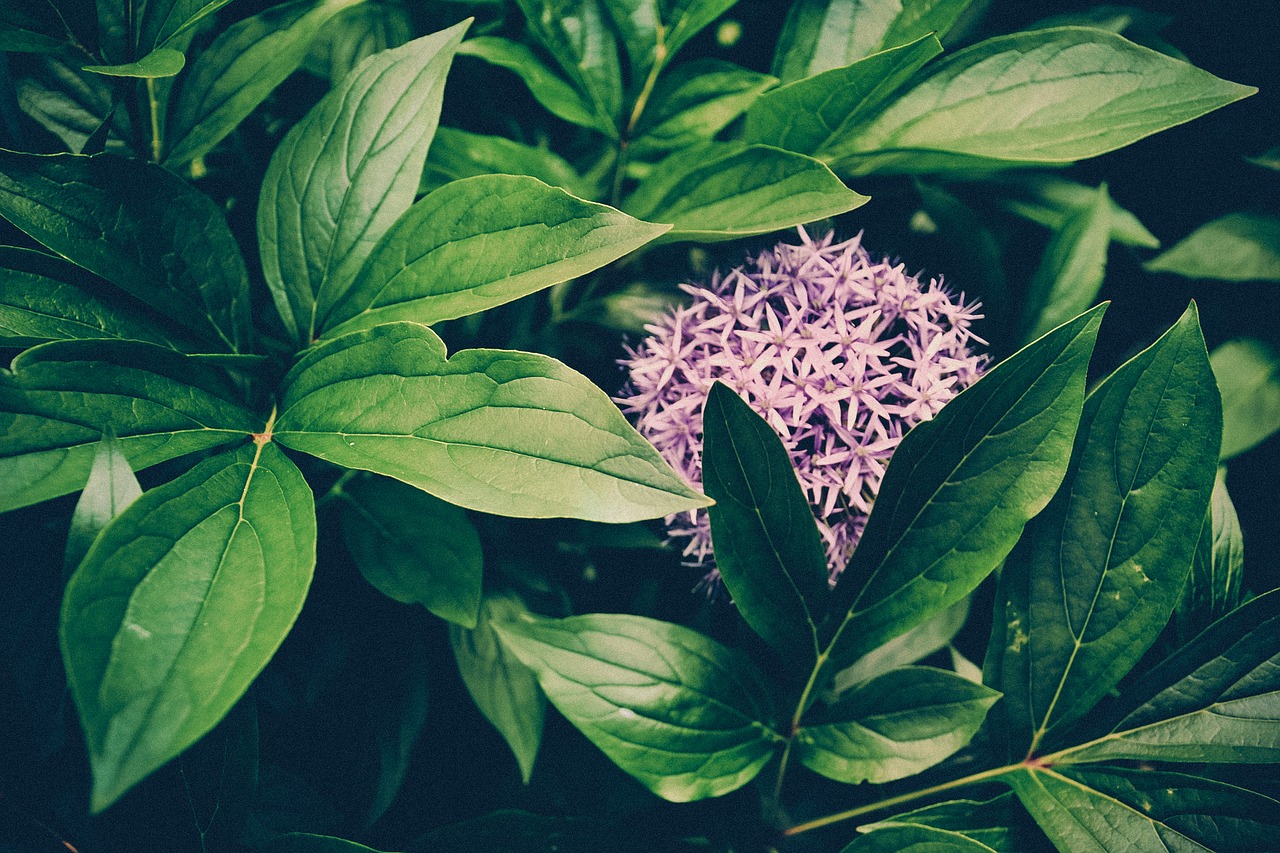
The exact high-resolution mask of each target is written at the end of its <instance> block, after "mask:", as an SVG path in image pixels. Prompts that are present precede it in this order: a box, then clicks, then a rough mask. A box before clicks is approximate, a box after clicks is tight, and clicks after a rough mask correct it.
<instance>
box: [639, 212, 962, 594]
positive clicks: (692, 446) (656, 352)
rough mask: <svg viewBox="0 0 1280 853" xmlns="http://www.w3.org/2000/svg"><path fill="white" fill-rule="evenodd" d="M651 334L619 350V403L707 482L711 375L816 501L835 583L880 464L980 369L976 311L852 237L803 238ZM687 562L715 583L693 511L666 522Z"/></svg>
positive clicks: (707, 539)
mask: <svg viewBox="0 0 1280 853" xmlns="http://www.w3.org/2000/svg"><path fill="white" fill-rule="evenodd" d="M800 240H801V242H800V244H799V245H791V244H787V243H779V244H778V245H777V246H775V247H774V248H773V249H771V250H767V251H765V252H763V253H761V254H760V255H759V256H758V257H755V258H751V259H749V260H748V262H747V263H746V264H745V265H743V266H741V267H738V268H737V269H735V270H733V271H732V272H730V273H729V274H728V275H723V276H722V275H721V274H720V273H719V272H717V273H716V274H715V275H714V276H713V277H712V280H711V283H710V285H709V286H707V287H701V286H698V285H692V284H682V285H681V289H682V290H684V291H685V292H686V293H688V294H689V295H690V296H691V297H692V300H691V301H690V303H689V304H688V305H686V306H684V307H680V308H677V309H674V310H673V311H672V312H670V313H668V314H667V315H665V316H664V317H663V318H662V319H661V320H660V321H659V322H657V323H655V324H653V325H651V326H648V327H646V328H647V330H648V331H649V332H650V333H651V334H650V336H649V337H648V338H646V339H645V340H644V341H643V342H642V343H641V344H640V345H639V346H637V347H634V348H631V347H628V348H627V352H628V358H626V359H624V360H623V361H622V364H623V365H625V366H626V367H627V368H628V370H629V371H630V380H629V382H628V383H627V385H626V387H625V388H624V389H623V391H622V396H620V397H619V398H618V402H619V403H620V404H621V405H622V406H623V408H624V409H625V411H627V412H628V413H629V414H634V415H637V416H638V420H637V422H636V427H637V428H638V429H639V431H640V433H641V434H642V435H644V436H645V438H647V439H648V440H649V441H650V442H652V443H653V445H654V446H655V447H656V448H657V449H658V450H659V451H660V452H661V453H662V455H663V457H664V458H665V459H666V460H667V461H668V462H669V463H670V464H671V465H672V467H674V468H675V469H676V470H677V471H679V472H681V473H682V474H683V475H684V476H685V477H686V478H688V480H689V481H690V482H691V483H693V484H695V485H698V484H700V483H701V482H702V409H703V404H704V403H705V402H706V399H707V394H708V392H709V391H710V390H711V385H712V383H713V382H715V381H716V380H720V381H722V382H724V383H725V384H726V385H728V386H729V387H730V388H732V389H733V390H734V391H736V392H737V393H738V394H739V395H740V396H741V397H742V398H743V399H744V400H746V401H747V402H748V403H749V404H750V405H751V406H752V408H754V409H755V411H757V412H758V413H760V414H761V415H762V416H763V417H764V418H765V419H766V420H767V421H768V422H769V424H771V425H772V426H773V428H774V430H776V431H777V433H778V435H779V436H780V437H781V438H782V442H783V444H784V445H785V447H786V449H787V453H788V454H789V455H790V457H791V463H792V465H793V466H794V467H795V470H796V472H797V474H798V476H799V480H800V484H801V486H802V487H803V489H804V493H805V495H806V496H807V497H808V499H809V503H810V505H811V506H812V507H813V511H814V516H815V518H816V519H817V520H818V527H819V529H820V530H821V532H822V538H823V540H824V541H825V545H826V551H827V560H828V565H829V568H830V571H831V578H832V580H833V581H834V579H835V577H836V575H837V574H838V573H839V572H840V570H841V569H842V568H843V567H844V565H845V563H846V562H847V561H848V558H849V555H850V554H851V553H852V552H853V548H854V546H855V545H856V544H857V541H858V538H859V537H860V536H861V535H862V529H863V526H864V525H865V523H866V519H867V515H868V514H869V513H870V511H871V504H872V501H874V500H875V496H876V492H877V491H878V489H879V487H880V479H881V477H882V476H883V475H884V470H885V465H886V464H887V462H888V459H889V457H890V455H891V454H892V453H893V451H894V448H895V447H897V445H898V442H899V441H900V440H901V439H902V437H903V435H905V434H906V433H907V431H908V430H909V429H911V427H913V426H915V425H916V424H917V423H920V422H921V421H924V420H928V419H929V418H931V417H933V416H934V415H935V414H936V413H937V411H938V410H939V409H941V408H942V406H943V405H944V404H945V403H946V402H947V401H949V400H950V399H952V398H953V397H955V396H956V394H958V393H959V392H960V391H961V390H963V389H964V388H966V387H967V386H969V385H970V384H972V383H973V382H974V380H976V379H977V378H978V376H979V375H980V374H981V373H982V370H983V366H984V364H985V358H984V357H983V356H979V355H974V354H973V353H971V352H970V351H969V345H970V343H972V342H976V343H984V342H983V341H982V340H981V339H979V338H977V337H976V336H975V335H974V334H973V333H972V332H971V331H970V324H971V323H972V321H973V320H974V319H976V318H978V317H980V316H981V315H980V314H978V313H976V309H977V307H978V306H977V304H976V303H967V304H966V303H965V301H964V295H963V294H960V296H959V297H958V298H957V297H953V296H952V295H951V294H949V293H948V292H947V290H946V289H945V288H944V287H943V286H942V284H941V282H940V281H939V280H937V279H931V280H930V281H929V282H928V284H927V285H924V284H922V283H921V281H920V279H919V278H917V277H916V276H912V275H907V273H906V271H905V269H904V267H903V265H902V264H896V265H895V264H892V263H890V262H889V261H887V260H884V261H879V262H876V261H873V260H872V258H871V256H870V255H869V254H868V253H867V251H866V250H865V249H864V248H863V247H862V245H861V235H859V236H858V237H855V238H853V239H852V240H848V241H845V242H843V243H835V242H834V237H833V235H832V234H827V235H826V236H825V237H823V238H821V239H818V240H814V239H811V238H810V237H809V235H808V234H806V233H805V231H804V229H800ZM667 528H668V531H669V533H670V534H671V536H672V537H673V538H676V539H682V538H687V540H688V542H687V544H686V545H685V547H684V556H685V560H686V562H687V563H688V564H689V565H693V566H701V567H704V568H707V569H709V570H710V574H709V576H708V579H709V580H712V581H713V580H714V579H715V578H716V577H717V574H716V571H715V569H714V563H713V560H712V554H711V525H710V521H709V520H708V517H707V513H706V512H705V511H704V510H699V511H697V512H694V513H690V514H687V515H686V514H681V515H679V516H671V517H669V518H668V519H667Z"/></svg>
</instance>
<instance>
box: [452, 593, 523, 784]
mask: <svg viewBox="0 0 1280 853" xmlns="http://www.w3.org/2000/svg"><path fill="white" fill-rule="evenodd" d="M528 612H529V611H528V610H527V609H526V608H525V606H524V602H522V601H521V600H520V599H519V598H517V597H515V596H514V595H509V594H508V595H492V596H488V597H486V598H485V599H484V601H483V602H482V603H481V605H480V616H479V619H478V620H477V624H476V626H475V627H474V628H472V629H467V628H463V627H460V626H458V625H450V626H449V644H450V646H452V648H453V657H454V659H455V660H456V661H457V662H458V672H459V673H460V674H461V675H462V683H463V684H465V685H466V687H467V692H468V693H470V694H471V698H472V699H473V700H474V701H475V703H476V707H477V708H479V709H480V713H482V714H484V716H485V719H487V720H488V721H489V722H490V723H492V724H493V727H494V728H495V729H497V730H498V732H499V733H500V734H501V735H502V737H503V739H504V740H505V741H506V742H507V746H509V747H511V752H512V754H513V755H514V756H515V758H516V763H517V764H518V765H519V766H520V777H521V778H522V779H523V780H524V782H525V784H526V785H527V784H528V783H529V779H530V777H531V776H532V775H533V762H534V759H536V758H537V757H538V747H539V746H541V744H542V725H543V721H544V720H545V718H546V712H547V697H546V696H545V695H543V693H542V689H541V688H540V687H538V679H537V677H536V676H535V675H534V674H533V670H531V669H529V668H528V667H527V666H525V665H524V664H522V663H520V661H519V660H518V659H517V658H516V657H515V655H514V654H512V653H511V652H510V651H508V650H507V648H506V647H505V646H504V645H503V644H502V642H501V641H500V640H499V639H498V633H497V629H496V628H495V626H496V625H497V624H499V623H503V622H510V621H512V620H516V619H520V618H523V617H524V616H525V615H526V614H528Z"/></svg>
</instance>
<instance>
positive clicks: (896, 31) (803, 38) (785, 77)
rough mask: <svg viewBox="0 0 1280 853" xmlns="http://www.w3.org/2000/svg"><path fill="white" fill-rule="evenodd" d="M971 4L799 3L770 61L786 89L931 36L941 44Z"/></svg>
mask: <svg viewBox="0 0 1280 853" xmlns="http://www.w3.org/2000/svg"><path fill="white" fill-rule="evenodd" d="M972 2H973V0H797V2H796V3H794V4H793V5H792V7H791V12H790V14H788V15H787V21H786V24H785V25H784V26H783V29H782V35H781V36H780V37H779V39H778V47H777V52H776V53H775V55H774V58H773V73H774V74H775V75H777V76H778V77H780V78H782V81H783V82H784V83H791V82H794V81H796V80H802V79H804V78H805V77H812V76H814V75H817V74H821V73H823V72H825V71H830V70H832V69H834V68H840V67H842V66H846V65H850V64H852V63H854V62H857V61H859V60H861V59H865V58H866V57H868V56H870V55H872V54H873V53H878V52H880V51H882V50H887V49H889V48H895V47H898V46H899V45H904V44H907V43H908V42H915V41H918V40H919V39H921V38H922V37H924V36H927V35H929V34H930V33H935V34H936V35H937V37H938V38H944V37H945V36H946V34H947V31H948V30H949V29H951V27H952V25H953V24H955V22H956V20H957V19H958V18H959V17H960V16H961V15H962V14H963V13H964V11H965V10H966V9H967V8H968V7H969V6H970V5H971V4H972Z"/></svg>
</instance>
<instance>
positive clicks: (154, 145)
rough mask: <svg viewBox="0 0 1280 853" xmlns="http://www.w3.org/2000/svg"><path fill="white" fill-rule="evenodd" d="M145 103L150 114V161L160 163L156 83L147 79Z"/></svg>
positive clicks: (158, 108) (158, 110)
mask: <svg viewBox="0 0 1280 853" xmlns="http://www.w3.org/2000/svg"><path fill="white" fill-rule="evenodd" d="M147 103H148V107H149V109H150V112H151V159H152V160H154V161H155V162H157V163H159V162H160V155H161V153H162V151H161V150H160V149H161V143H160V103H159V102H158V101H157V100H156V81H155V80H152V79H151V78H150V77H148V78H147Z"/></svg>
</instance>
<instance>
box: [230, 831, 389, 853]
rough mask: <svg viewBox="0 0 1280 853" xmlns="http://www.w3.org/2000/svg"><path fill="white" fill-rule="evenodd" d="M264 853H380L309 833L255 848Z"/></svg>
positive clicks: (291, 834) (351, 843)
mask: <svg viewBox="0 0 1280 853" xmlns="http://www.w3.org/2000/svg"><path fill="white" fill-rule="evenodd" d="M255 849H256V850H260V851H262V853H378V851H377V850H374V849H373V848H372V847H365V846H364V845H363V844H357V843H356V842H354V841H347V840H345V839H342V838H334V837H333V836H330V835H313V834H311V833H309V832H290V833H288V834H286V835H281V836H278V837H276V838H273V839H271V840H270V841H268V842H267V843H266V844H265V845H262V846H259V847H256V848H255Z"/></svg>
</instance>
